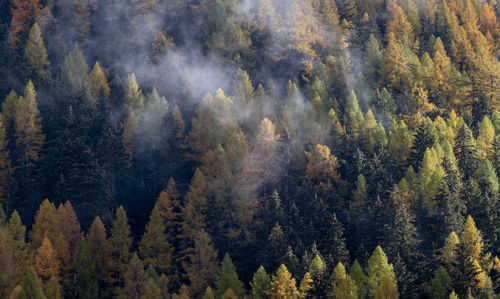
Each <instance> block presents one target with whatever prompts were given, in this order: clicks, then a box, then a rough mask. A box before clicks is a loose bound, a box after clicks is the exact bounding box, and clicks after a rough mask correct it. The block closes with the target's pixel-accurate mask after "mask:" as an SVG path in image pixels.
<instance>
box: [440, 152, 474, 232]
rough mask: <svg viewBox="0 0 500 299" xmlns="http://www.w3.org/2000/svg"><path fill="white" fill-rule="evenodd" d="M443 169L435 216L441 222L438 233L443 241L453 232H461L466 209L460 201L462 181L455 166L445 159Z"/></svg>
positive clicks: (461, 200)
mask: <svg viewBox="0 0 500 299" xmlns="http://www.w3.org/2000/svg"><path fill="white" fill-rule="evenodd" d="M443 169H444V172H445V176H444V178H443V181H442V182H441V186H440V187H439V197H440V198H441V199H440V201H439V203H438V209H439V212H438V214H437V216H438V217H439V218H440V219H441V221H442V229H441V230H440V231H441V234H442V237H443V239H444V237H445V236H447V235H449V234H450V233H451V232H453V231H455V232H459V231H462V227H463V223H464V221H465V218H464V215H465V213H466V211H467V207H466V205H465V203H464V202H463V199H462V180H461V178H460V173H459V171H458V169H457V167H456V165H454V164H453V162H452V161H450V160H449V159H448V158H446V157H445V158H444V159H443Z"/></svg>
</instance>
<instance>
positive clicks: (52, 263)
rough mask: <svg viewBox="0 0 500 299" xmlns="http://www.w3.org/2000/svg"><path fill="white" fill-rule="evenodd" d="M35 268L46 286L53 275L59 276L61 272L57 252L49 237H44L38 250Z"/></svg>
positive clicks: (34, 263) (34, 261)
mask: <svg viewBox="0 0 500 299" xmlns="http://www.w3.org/2000/svg"><path fill="white" fill-rule="evenodd" d="M33 268H34V269H35V271H36V273H37V274H38V276H39V277H40V279H41V280H42V284H43V285H44V286H45V287H46V286H47V284H48V283H49V280H50V278H51V277H53V276H56V277H57V276H58V275H59V273H60V263H59V260H58V259H57V254H56V252H55V250H54V248H53V247H52V243H51V242H50V240H49V238H47V237H44V238H43V240H42V245H41V246H40V247H39V248H38V249H37V251H36V254H35V258H34V260H33Z"/></svg>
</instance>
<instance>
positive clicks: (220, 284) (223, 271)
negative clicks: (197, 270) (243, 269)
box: [214, 253, 245, 298]
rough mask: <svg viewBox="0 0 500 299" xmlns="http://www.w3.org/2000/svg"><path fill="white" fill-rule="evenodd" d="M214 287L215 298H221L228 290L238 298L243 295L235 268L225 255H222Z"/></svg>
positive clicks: (241, 285) (243, 290)
mask: <svg viewBox="0 0 500 299" xmlns="http://www.w3.org/2000/svg"><path fill="white" fill-rule="evenodd" d="M215 287H216V291H215V294H214V295H215V297H216V298H220V297H222V295H223V294H224V293H225V292H226V291H227V290H228V289H232V290H233V292H234V293H235V294H236V296H238V297H242V296H243V295H244V294H245V289H244V286H243V283H242V282H241V281H240V280H239V279H238V274H237V273H236V268H235V267H234V265H233V262H232V261H231V258H230V257H229V254H227V253H226V255H224V259H223V260H222V262H221V266H220V269H219V272H217V275H216V276H215Z"/></svg>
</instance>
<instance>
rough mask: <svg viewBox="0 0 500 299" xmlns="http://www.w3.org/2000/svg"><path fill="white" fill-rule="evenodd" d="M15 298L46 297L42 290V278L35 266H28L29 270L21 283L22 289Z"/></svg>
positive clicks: (38, 298)
mask: <svg viewBox="0 0 500 299" xmlns="http://www.w3.org/2000/svg"><path fill="white" fill-rule="evenodd" d="M15 298H16V299H17V298H19V299H21V298H22V299H25V298H26V299H27V298H30V299H46V297H45V295H44V294H43V292H42V287H41V284H40V280H39V278H38V276H37V275H36V272H35V270H34V269H33V267H29V268H28V272H27V273H26V276H25V277H24V280H23V283H22V284H21V291H20V292H19V293H17V295H16V296H15Z"/></svg>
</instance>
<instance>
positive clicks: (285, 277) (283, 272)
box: [270, 264, 300, 299]
mask: <svg viewBox="0 0 500 299" xmlns="http://www.w3.org/2000/svg"><path fill="white" fill-rule="evenodd" d="M270 295H271V296H270V298H272V299H279V298H288V299H298V298H299V296H300V293H299V290H297V284H296V282H295V278H292V275H291V274H290V272H288V269H287V268H286V267H285V265H283V264H282V265H281V266H280V267H279V268H278V270H277V271H276V274H275V275H273V277H272V280H271V292H270Z"/></svg>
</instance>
